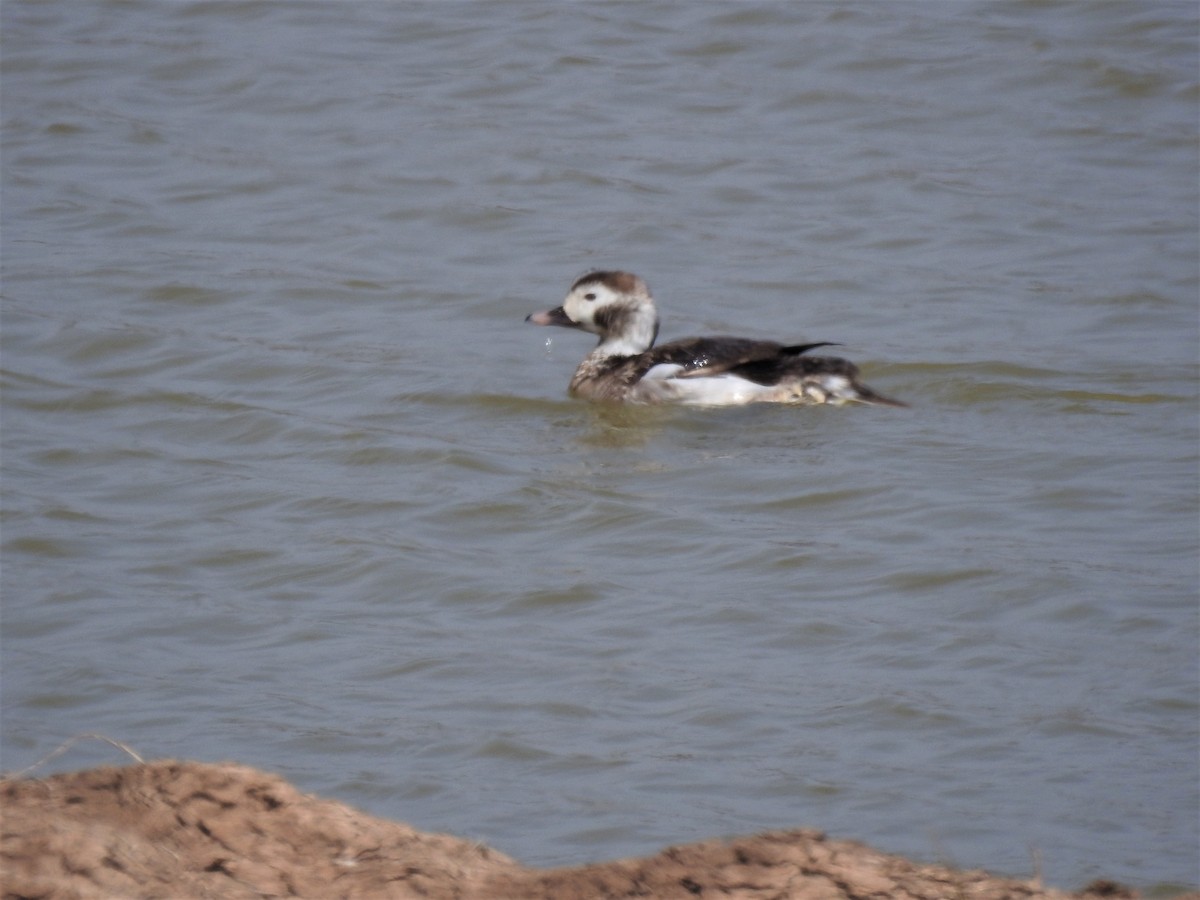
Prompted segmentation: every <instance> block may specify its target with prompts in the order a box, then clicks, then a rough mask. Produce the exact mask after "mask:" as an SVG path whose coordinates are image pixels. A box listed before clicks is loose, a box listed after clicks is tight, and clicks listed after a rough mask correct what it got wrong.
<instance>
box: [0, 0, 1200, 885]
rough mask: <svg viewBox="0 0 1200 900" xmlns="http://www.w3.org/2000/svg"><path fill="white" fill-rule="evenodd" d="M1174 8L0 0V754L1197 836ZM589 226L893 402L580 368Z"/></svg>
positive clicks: (712, 318)
mask: <svg viewBox="0 0 1200 900" xmlns="http://www.w3.org/2000/svg"><path fill="white" fill-rule="evenodd" d="M1198 22H1200V19H1198V13H1197V8H1196V6H1195V4H1194V3H1193V2H1190V0H1187V2H1179V3H1164V2H1136V3H1134V2H1129V3H1123V2H1112V3H1071V2H1062V3H1059V2H959V3H953V4H951V3H917V2H894V3H886V4H881V3H873V2H854V0H848V2H840V3H821V2H811V3H737V4H735V3H726V4H717V3H697V4H682V3H666V2H646V3H638V4H616V3H613V4H601V3H580V4H555V5H548V4H543V3H537V2H527V0H513V2H494V3H487V4H482V3H441V2H437V3H416V2H414V3H403V4H382V3H357V4H343V3H303V4H296V3H235V2H223V3H155V2H94V3H37V2H21V0H7V2H5V3H4V4H3V5H0V25H2V32H3V57H2V66H3V72H2V75H3V87H2V90H3V95H2V101H3V104H2V110H3V129H4V131H3V133H4V145H3V157H2V164H3V197H2V200H3V205H2V211H0V215H2V221H0V225H2V240H3V243H2V262H3V322H2V325H3V357H2V365H3V370H4V387H3V407H2V418H0V426H2V439H3V458H2V464H3V481H2V488H3V492H4V504H3V511H4V518H3V532H2V538H3V560H2V562H3V565H2V579H3V581H2V588H3V619H2V620H0V625H2V631H0V642H2V643H0V649H2V657H0V661H2V666H3V694H2V703H3V707H2V719H0V723H2V725H3V729H2V736H0V747H2V750H3V765H4V768H5V769H8V770H13V769H18V768H21V767H24V766H26V765H29V764H31V763H32V762H34V761H36V760H38V759H39V758H40V757H42V756H44V755H45V754H46V753H47V752H49V751H50V750H51V749H53V748H54V747H55V746H56V745H57V744H59V742H60V741H62V740H64V739H66V738H68V737H70V736H71V735H74V734H77V733H79V732H84V731H96V732H102V733H104V734H107V735H109V736H110V737H113V738H115V739H118V740H121V741H125V742H127V743H129V744H131V745H132V746H134V747H135V748H136V749H138V750H139V751H140V752H141V753H143V754H144V755H147V756H175V757H186V758H193V759H203V760H218V759H233V760H237V761H239V762H244V763H248V764H252V765H257V766H260V767H264V768H267V769H270V770H273V771H277V772H280V773H282V774H284V775H285V776H287V777H288V778H290V779H292V780H293V781H295V782H296V783H297V784H299V785H300V786H301V787H302V788H304V789H305V790H309V791H317V792H321V793H323V794H326V795H329V796H333V797H337V798H340V799H342V800H346V801H349V802H351V803H354V804H356V805H358V806H360V807H363V808H365V809H367V810H369V811H371V812H374V813H376V814H380V815H385V816H390V817H394V818H398V819H402V820H405V821H408V822H410V823H412V824H414V825H416V826H418V827H421V828H425V829H435V830H445V831H450V832H454V833H457V834H459V835H463V836H467V837H472V838H476V839H479V840H482V841H486V842H487V843H489V844H491V845H493V846H496V847H497V848H499V849H501V850H503V851H505V852H507V853H509V854H512V855H514V856H517V857H518V858H520V859H521V860H523V861H524V862H526V863H530V864H536V865H555V864H568V863H577V862H581V861H585V860H596V859H604V858H611V857H615V856H620V855H626V854H635V853H637V854H641V853H648V852H651V851H653V850H655V849H657V848H659V847H660V846H661V845H664V844H667V843H674V842H683V841H690V840H696V839H700V838H705V837H710V836H715V835H722V834H737V833H747V832H753V831H757V830H761V829H766V828H775V827H793V826H815V827H820V828H824V829H826V830H828V831H830V832H831V833H833V834H835V835H838V836H846V837H853V838H858V839H862V840H866V841H869V842H871V843H873V844H875V845H877V846H879V847H881V848H883V849H886V850H889V851H895V852H903V853H908V854H912V855H914V856H916V857H919V858H922V859H931V860H941V861H946V862H950V863H953V864H957V865H962V866H971V867H975V866H980V867H986V868H989V869H992V870H994V871H997V872H1001V873H1005V874H1012V875H1028V874H1030V873H1031V872H1032V871H1033V869H1034V867H1035V859H1038V860H1040V866H1041V871H1042V873H1043V875H1044V877H1045V878H1046V880H1047V881H1049V882H1050V883H1051V884H1056V885H1061V886H1066V887H1076V886H1079V885H1081V884H1082V883H1084V882H1085V881H1087V880H1089V879H1091V878H1095V877H1100V876H1105V877H1111V878H1116V879H1119V880H1122V881H1126V882H1128V883H1131V884H1134V885H1137V886H1140V887H1144V888H1149V889H1152V890H1155V891H1159V892H1168V893H1169V892H1170V890H1171V887H1172V885H1176V886H1177V885H1187V884H1191V885H1196V884H1198V883H1200V873H1198V872H1197V844H1198V834H1197V830H1198V827H1197V822H1198V819H1200V768H1198V767H1200V762H1198V760H1200V737H1198V733H1197V731H1198V728H1197V723H1198V721H1200V715H1198V714H1200V704H1198V694H1200V667H1198V661H1197V659H1198V647H1200V637H1198V618H1200V612H1198V603H1197V599H1198V568H1197V566H1198V564H1197V547H1198V541H1200V535H1198V524H1197V523H1198V517H1197V496H1198V493H1200V490H1198V489H1200V475H1198V472H1200V467H1198V461H1197V455H1198V454H1197V450H1198V447H1200V428H1198V415H1197V389H1196V385H1197V378H1196V376H1197V339H1198V331H1200V324H1198V322H1200V320H1198V312H1197V309H1198V304H1197V299H1198V282H1200V278H1198V269H1200V262H1198V259H1200V252H1198V246H1200V245H1198V240H1200V238H1198V235H1200V228H1198V223H1197V211H1198V209H1200V201H1198V197H1197V174H1198V171H1200V167H1198V160H1197V125H1198V118H1200V114H1198V109H1200V90H1198V87H1197V73H1198V50H1197V45H1198V32H1200V24H1198ZM607 267H620V268H627V269H630V270H632V271H635V272H637V273H639V274H641V275H643V276H644V277H645V278H646V279H647V280H648V281H649V282H650V284H651V286H652V288H653V289H654V290H655V293H656V295H657V297H658V299H659V303H660V306H661V307H662V309H663V314H664V323H663V329H662V334H663V336H664V337H665V338H674V337H682V336H684V335H687V334H695V333H704V332H722V333H741V334H745V335H748V336H757V337H780V338H785V339H787V340H795V341H799V340H833V341H840V342H842V343H844V344H845V347H844V348H843V350H844V353H845V355H847V356H849V357H850V358H852V359H854V360H855V361H857V362H858V363H859V364H860V365H861V366H862V368H863V370H864V374H865V377H866V380H867V382H868V383H869V384H871V385H872V386H873V387H875V388H876V389H877V390H879V391H881V392H883V393H886V394H890V395H894V396H897V397H900V398H902V399H905V400H907V401H909V402H910V403H911V404H912V409H910V410H893V409H884V408H866V407H859V408H844V409H836V410H833V409H789V408H768V407H763V408H743V409H733V410H697V409H688V410H669V409H668V410H659V409H650V410H645V409H643V410H613V409H602V408H596V407H589V406H587V405H584V404H580V403H576V402H573V401H570V400H568V399H567V398H566V396H565V389H566V384H567V381H568V379H569V377H570V374H571V372H572V370H573V369H574V366H575V364H576V363H577V362H578V360H579V358H581V357H582V355H583V354H584V353H585V352H586V350H587V349H588V348H589V346H590V341H589V340H588V338H587V336H584V335H578V334H572V333H569V332H561V331H558V332H556V333H553V334H552V333H549V330H546V329H536V328H531V327H529V326H526V325H524V324H523V321H522V320H523V318H524V316H525V315H526V314H528V313H530V312H532V311H535V310H538V309H544V308H547V307H549V306H553V305H555V304H557V303H558V302H559V301H560V300H561V298H562V296H563V294H564V293H565V291H566V288H567V287H568V285H569V284H570V282H571V281H572V280H573V279H574V278H575V277H577V276H578V275H580V274H581V273H582V272H584V271H587V270H588V269H591V268H607ZM114 756H115V754H114V753H113V752H112V751H111V749H110V748H107V747H105V746H103V745H95V744H91V745H80V746H77V747H76V748H75V749H73V750H72V751H71V752H69V753H67V754H64V755H63V756H61V757H60V758H58V759H56V760H55V761H54V763H53V764H52V765H50V766H48V767H45V768H43V769H42V770H41V771H42V772H45V771H52V770H54V769H55V768H60V769H62V768H79V767H83V766H88V765H96V764H101V763H113V762H120V761H121V760H120V759H117V758H114Z"/></svg>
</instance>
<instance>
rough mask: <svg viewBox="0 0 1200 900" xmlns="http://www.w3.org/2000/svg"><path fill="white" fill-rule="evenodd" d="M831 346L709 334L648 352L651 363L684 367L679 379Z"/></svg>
mask: <svg viewBox="0 0 1200 900" xmlns="http://www.w3.org/2000/svg"><path fill="white" fill-rule="evenodd" d="M828 346H831V344H830V342H829V341H821V342H819V343H816V344H791V345H788V346H784V345H783V344H779V343H776V342H775V341H757V340H753V339H751V338H737V337H707V338H684V339H683V340H681V341H672V342H671V343H669V344H663V345H662V346H661V347H656V348H654V349H653V350H650V351H648V353H649V354H651V355H654V356H655V357H656V358H655V360H654V362H653V363H651V365H657V364H658V363H674V364H675V365H680V366H683V371H682V372H680V373H679V374H678V375H676V376H675V377H676V378H693V377H701V376H706V375H720V374H721V373H723V372H730V371H734V370H737V371H738V372H739V374H740V373H741V371H742V370H743V369H744V368H745V367H747V366H749V367H751V370H754V369H756V368H758V367H761V366H763V365H766V366H768V367H770V366H773V365H781V364H782V365H786V364H790V363H792V362H794V361H795V359H796V358H797V357H798V356H800V355H801V354H802V353H806V352H808V351H809V350H813V349H816V348H817V347H828Z"/></svg>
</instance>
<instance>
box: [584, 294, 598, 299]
mask: <svg viewBox="0 0 1200 900" xmlns="http://www.w3.org/2000/svg"><path fill="white" fill-rule="evenodd" d="M583 299H584V300H595V299H596V295H595V294H584V295H583Z"/></svg>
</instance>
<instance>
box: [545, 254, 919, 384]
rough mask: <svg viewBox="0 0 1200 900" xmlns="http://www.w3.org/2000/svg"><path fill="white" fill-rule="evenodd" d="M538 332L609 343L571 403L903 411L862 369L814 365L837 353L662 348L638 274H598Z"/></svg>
mask: <svg viewBox="0 0 1200 900" xmlns="http://www.w3.org/2000/svg"><path fill="white" fill-rule="evenodd" d="M525 321H526V322H532V323H533V324H535V325H559V326H562V327H565V328H579V329H582V330H584V331H590V332H591V333H592V334H597V335H599V336H600V343H599V344H597V345H596V348H595V349H594V350H592V352H591V353H589V354H588V355H587V356H585V357H584V359H583V362H581V363H580V364H579V368H578V369H576V370H575V376H574V377H573V378H572V379H571V385H570V388H569V391H570V393H571V395H572V396H575V397H582V398H585V399H588V400H610V401H617V402H624V403H686V404H694V405H700V406H731V405H737V404H744V403H796V404H806V405H815V404H820V403H829V404H834V405H841V404H843V403H848V402H859V403H877V404H883V405H886V406H904V405H905V404H903V403H901V402H900V401H898V400H891V399H889V398H887V397H884V396H881V395H880V394H877V393H875V392H874V391H873V390H871V389H870V388H869V387H867V386H866V385H864V384H862V383H861V382H860V381H859V380H858V368H857V367H856V366H855V365H854V364H853V363H852V362H850V361H849V360H845V359H840V358H838V357H835V356H809V355H807V354H808V351H810V350H815V349H816V348H818V347H828V346H832V345H831V344H830V343H829V342H821V343H816V344H790V345H785V344H779V343H776V342H774V341H759V340H753V339H750V338H737V337H724V336H721V337H697V338H684V339H682V340H678V341H671V342H670V343H666V344H659V345H658V346H657V347H656V346H654V341H655V338H657V337H658V310H657V308H656V307H655V306H654V298H653V297H651V296H650V289H649V288H648V287H646V282H644V281H643V280H642V279H641V278H639V277H638V276H636V275H633V274H630V273H629V272H590V273H588V274H587V275H584V276H583V277H582V278H580V279H579V280H578V281H576V282H575V283H574V284H573V285H571V290H570V291H569V292H568V293H567V298H566V299H565V300H564V301H563V304H562V306H559V307H556V308H554V309H549V310H546V311H545V312H537V313H533V314H532V315H530V316H528V317H526V319H525Z"/></svg>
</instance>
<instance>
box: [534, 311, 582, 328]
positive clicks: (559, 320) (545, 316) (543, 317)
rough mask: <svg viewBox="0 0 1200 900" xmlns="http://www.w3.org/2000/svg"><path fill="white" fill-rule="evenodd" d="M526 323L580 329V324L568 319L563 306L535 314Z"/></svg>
mask: <svg viewBox="0 0 1200 900" xmlns="http://www.w3.org/2000/svg"><path fill="white" fill-rule="evenodd" d="M525 321H526V322H532V323H533V324H534V325H561V326H562V327H563V328H578V327H579V323H578V322H575V321H573V320H572V319H571V318H570V317H568V316H567V313H566V311H565V310H564V309H563V308H562V307H561V306H556V307H555V308H554V309H547V310H546V311H544V312H535V313H533V314H531V315H528V316H526V317H525Z"/></svg>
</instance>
